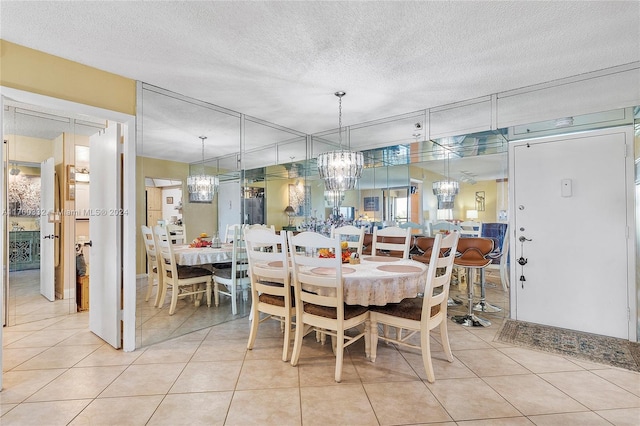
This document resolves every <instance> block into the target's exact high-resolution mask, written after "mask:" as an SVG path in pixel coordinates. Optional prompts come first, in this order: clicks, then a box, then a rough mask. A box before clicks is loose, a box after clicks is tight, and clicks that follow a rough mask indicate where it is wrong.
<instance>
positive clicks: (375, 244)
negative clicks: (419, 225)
mask: <svg viewBox="0 0 640 426" xmlns="http://www.w3.org/2000/svg"><path fill="white" fill-rule="evenodd" d="M410 249H411V228H406V229H402V228H400V227H398V226H389V227H387V228H382V229H377V228H373V239H372V241H371V255H372V256H379V255H380V254H381V253H380V250H383V251H384V254H385V255H389V256H394V257H402V258H403V259H408V258H409V250H410Z"/></svg>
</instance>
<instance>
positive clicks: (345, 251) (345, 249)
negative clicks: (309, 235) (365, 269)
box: [318, 241, 355, 263]
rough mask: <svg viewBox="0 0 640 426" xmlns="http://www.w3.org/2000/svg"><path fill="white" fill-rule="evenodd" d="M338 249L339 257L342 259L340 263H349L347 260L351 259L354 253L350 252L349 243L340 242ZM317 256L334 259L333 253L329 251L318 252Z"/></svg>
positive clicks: (321, 250)
mask: <svg viewBox="0 0 640 426" xmlns="http://www.w3.org/2000/svg"><path fill="white" fill-rule="evenodd" d="M340 248H341V249H342V252H341V253H340V256H341V258H342V263H349V260H350V259H351V254H352V253H355V251H352V250H351V249H349V243H348V242H346V241H342V242H341V243H340ZM318 256H319V257H336V255H335V253H333V252H332V251H331V250H329V249H320V250H318Z"/></svg>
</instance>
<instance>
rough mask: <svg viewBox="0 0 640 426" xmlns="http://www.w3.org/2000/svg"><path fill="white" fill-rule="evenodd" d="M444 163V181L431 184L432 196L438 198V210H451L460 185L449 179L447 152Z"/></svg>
mask: <svg viewBox="0 0 640 426" xmlns="http://www.w3.org/2000/svg"><path fill="white" fill-rule="evenodd" d="M446 155H447V157H446V158H445V161H444V176H445V178H446V179H445V180H439V181H436V182H433V185H432V186H431V187H432V189H433V195H435V196H436V198H438V209H453V202H454V200H455V198H456V195H458V192H460V183H459V182H458V181H455V180H451V179H449V152H447V154H446Z"/></svg>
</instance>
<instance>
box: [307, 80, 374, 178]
mask: <svg viewBox="0 0 640 426" xmlns="http://www.w3.org/2000/svg"><path fill="white" fill-rule="evenodd" d="M335 95H336V96H337V97H338V132H339V133H338V140H339V143H340V149H339V150H337V151H328V152H324V153H322V154H320V155H318V158H317V163H318V173H319V174H320V178H321V179H323V180H324V187H325V189H326V190H327V191H347V190H350V189H355V188H356V185H357V183H358V179H359V178H360V176H361V175H362V167H363V166H364V156H363V155H362V153H361V152H354V151H351V150H350V149H343V148H342V97H343V96H344V95H346V93H345V92H336V93H335Z"/></svg>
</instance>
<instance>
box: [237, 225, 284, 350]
mask: <svg viewBox="0 0 640 426" xmlns="http://www.w3.org/2000/svg"><path fill="white" fill-rule="evenodd" d="M244 240H245V244H246V250H247V257H248V261H249V277H250V279H251V332H250V333H249V342H248V343H247V349H253V345H254V343H255V340H256V336H257V335H258V326H259V325H260V323H262V322H264V321H266V320H268V319H275V320H278V321H280V322H281V323H282V329H283V331H284V344H283V348H282V360H283V361H286V360H287V359H288V357H289V346H290V343H291V332H292V330H291V325H292V318H293V317H294V316H295V307H294V306H293V295H292V292H291V283H290V270H289V261H288V257H289V253H288V250H287V235H286V233H285V232H283V233H281V234H276V233H275V232H271V231H270V230H269V229H249V230H245V235H244ZM264 247H272V250H270V251H267V250H264ZM260 313H263V314H266V316H264V317H262V318H261V317H260Z"/></svg>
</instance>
